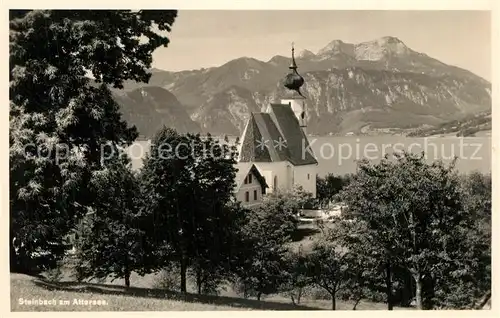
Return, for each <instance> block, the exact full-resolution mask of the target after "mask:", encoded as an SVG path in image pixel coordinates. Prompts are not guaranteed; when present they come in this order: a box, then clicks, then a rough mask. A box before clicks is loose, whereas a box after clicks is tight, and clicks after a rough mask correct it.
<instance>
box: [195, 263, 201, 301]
mask: <svg viewBox="0 0 500 318" xmlns="http://www.w3.org/2000/svg"><path fill="white" fill-rule="evenodd" d="M196 285H197V286H198V295H201V285H202V283H201V268H197V269H196Z"/></svg>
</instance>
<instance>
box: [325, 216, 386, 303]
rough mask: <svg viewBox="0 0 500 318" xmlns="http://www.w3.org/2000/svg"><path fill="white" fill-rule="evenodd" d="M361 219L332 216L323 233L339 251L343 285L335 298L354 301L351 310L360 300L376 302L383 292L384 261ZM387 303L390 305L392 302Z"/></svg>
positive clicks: (384, 289)
mask: <svg viewBox="0 0 500 318" xmlns="http://www.w3.org/2000/svg"><path fill="white" fill-rule="evenodd" d="M368 233H369V232H368V228H367V226H366V224H365V223H364V222H363V221H359V220H358V221H356V222H353V221H352V220H350V219H344V218H343V217H342V216H341V217H336V218H334V219H333V220H332V224H331V228H330V230H329V231H328V232H327V233H326V236H325V237H326V240H327V241H328V242H329V243H330V244H332V245H334V246H336V247H337V248H338V249H340V250H342V251H343V253H344V254H343V257H342V263H343V265H345V266H347V268H346V269H345V272H344V276H343V278H344V285H345V286H346V288H343V289H340V290H339V291H338V293H337V294H338V297H339V298H340V299H343V300H351V301H353V302H354V306H353V310H355V309H356V307H357V305H358V304H359V302H360V301H361V300H362V299H368V300H370V301H376V302H380V301H383V300H384V298H383V295H384V294H386V295H387V294H389V295H392V292H391V293H387V290H386V282H385V280H384V276H385V275H384V274H385V273H384V270H385V263H384V262H381V261H380V258H379V255H380V254H379V251H378V248H373V243H372V241H371V240H372V237H371V236H370V235H368ZM388 303H390V304H391V306H392V301H391V300H390V299H389V301H388Z"/></svg>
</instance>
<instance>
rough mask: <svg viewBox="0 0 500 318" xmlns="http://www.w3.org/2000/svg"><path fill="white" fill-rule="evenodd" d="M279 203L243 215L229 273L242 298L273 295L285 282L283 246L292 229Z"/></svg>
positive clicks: (289, 218) (272, 203) (258, 297)
mask: <svg viewBox="0 0 500 318" xmlns="http://www.w3.org/2000/svg"><path fill="white" fill-rule="evenodd" d="M281 204H282V202H281V201H279V200H273V201H267V202H266V203H265V204H263V205H261V206H259V207H258V208H255V209H251V210H249V211H247V212H246V214H245V216H246V220H245V222H244V224H242V232H241V241H240V243H239V244H238V246H237V249H235V251H234V255H235V257H234V259H233V262H232V263H233V265H232V272H233V273H234V274H235V275H236V277H237V279H238V280H239V282H240V284H241V285H243V289H244V294H245V296H247V295H255V296H256V297H257V299H258V300H260V299H261V296H262V295H265V294H271V293H274V292H277V291H278V290H279V287H280V286H282V284H283V283H284V282H285V281H286V279H287V273H286V272H285V271H284V268H286V255H287V253H288V249H287V247H286V244H287V243H289V242H290V241H291V233H292V232H293V231H294V229H295V222H296V221H295V218H294V216H293V214H286V212H285V213H284V210H283V208H282V205H281Z"/></svg>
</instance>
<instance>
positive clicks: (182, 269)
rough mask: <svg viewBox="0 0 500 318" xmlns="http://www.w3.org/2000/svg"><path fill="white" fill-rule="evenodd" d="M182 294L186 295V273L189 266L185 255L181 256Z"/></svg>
mask: <svg viewBox="0 0 500 318" xmlns="http://www.w3.org/2000/svg"><path fill="white" fill-rule="evenodd" d="M180 265H181V293H186V292H187V289H186V271H187V266H186V258H185V256H184V255H182V256H181V264H180Z"/></svg>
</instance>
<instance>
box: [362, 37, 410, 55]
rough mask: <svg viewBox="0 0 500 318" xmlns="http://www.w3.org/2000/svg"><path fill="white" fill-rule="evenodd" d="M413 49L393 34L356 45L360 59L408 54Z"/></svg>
mask: <svg viewBox="0 0 500 318" xmlns="http://www.w3.org/2000/svg"><path fill="white" fill-rule="evenodd" d="M411 52H412V50H410V48H408V47H407V46H406V45H405V44H404V43H403V41H401V40H400V39H398V38H396V37H393V36H384V37H381V38H378V39H375V40H372V41H367V42H362V43H359V44H357V45H356V47H355V55H356V58H357V59H358V60H369V61H377V60H380V59H382V58H384V57H387V56H394V55H406V54H410V53H411Z"/></svg>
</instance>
